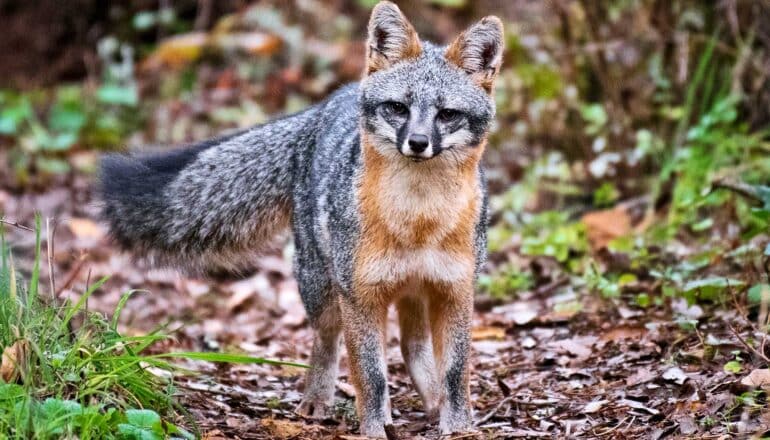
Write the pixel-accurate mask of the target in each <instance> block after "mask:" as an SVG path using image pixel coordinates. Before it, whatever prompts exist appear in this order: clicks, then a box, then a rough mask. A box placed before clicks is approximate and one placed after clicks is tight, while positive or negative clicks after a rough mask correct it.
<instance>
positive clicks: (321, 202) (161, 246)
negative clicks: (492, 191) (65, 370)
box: [101, 9, 499, 434]
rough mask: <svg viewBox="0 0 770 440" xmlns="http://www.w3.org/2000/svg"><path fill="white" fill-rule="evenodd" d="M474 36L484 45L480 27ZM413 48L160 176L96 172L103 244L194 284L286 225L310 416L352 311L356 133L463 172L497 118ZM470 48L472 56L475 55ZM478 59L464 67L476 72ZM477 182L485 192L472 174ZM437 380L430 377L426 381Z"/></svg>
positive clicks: (119, 166) (234, 263)
mask: <svg viewBox="0 0 770 440" xmlns="http://www.w3.org/2000/svg"><path fill="white" fill-rule="evenodd" d="M388 11H389V10H388V9H386V12H388ZM396 11H397V9H396ZM390 12H392V11H390ZM388 13H389V12H388ZM399 14H400V13H399ZM381 19H382V20H381V21H380V22H377V23H378V26H385V27H387V26H391V27H392V26H397V25H398V20H396V19H395V18H394V17H392V16H391V15H388V14H386V15H384V16H383V17H381ZM391 34H392V33H391ZM471 35H474V36H478V37H480V38H481V39H482V40H484V39H488V38H489V35H488V33H487V32H486V28H483V27H482V29H480V30H479V31H478V33H477V32H473V33H471ZM474 41H477V40H476V39H472V40H471V43H472V42H474ZM383 44H384V46H383V47H381V48H378V50H382V51H384V52H386V53H387V51H388V50H389V45H390V44H391V43H390V42H388V41H387V40H384V43H383ZM394 44H395V43H394ZM421 46H422V53H421V55H420V56H419V57H418V58H416V59H410V60H404V61H400V62H396V63H395V64H394V65H392V66H390V67H389V68H387V69H384V70H379V71H376V72H373V73H372V74H371V75H369V76H367V77H366V78H365V79H364V80H363V81H362V82H361V83H360V84H351V85H348V86H346V87H343V88H342V89H340V90H339V91H337V92H335V93H334V94H333V95H331V96H330V97H329V98H328V99H327V100H326V101H324V102H322V103H320V104H317V105H315V106H313V107H311V108H310V109H308V110H306V111H304V112H301V113H298V114H295V115H291V116H288V117H285V118H283V119H279V120H276V121H272V122H269V123H267V124H264V125H261V126H257V127H254V128H252V129H250V130H247V131H245V132H243V133H241V134H238V135H236V136H233V137H230V138H227V139H224V140H221V141H216V140H215V141H209V142H207V143H204V144H201V145H197V146H193V147H188V149H187V150H182V151H180V152H176V153H169V154H168V155H167V156H164V157H162V158H161V160H160V162H161V163H162V165H158V164H157V162H158V160H157V158H155V159H153V158H148V157H147V156H139V157H125V156H119V157H115V156H113V157H108V158H107V159H105V162H104V164H103V169H102V175H101V181H102V195H103V199H104V204H105V209H104V215H105V218H106V219H107V221H108V222H109V225H110V230H111V232H112V234H113V235H114V236H115V237H116V238H117V240H118V242H120V243H121V244H122V245H123V246H124V247H125V248H127V249H129V250H132V251H134V252H136V253H138V254H140V255H144V256H146V257H149V258H150V259H152V260H153V261H154V262H156V263H157V264H164V265H174V266H178V267H182V268H186V269H188V270H191V271H193V272H205V271H206V270H208V269H209V268H211V267H214V268H218V269H221V268H224V269H228V270H241V269H244V268H246V267H248V266H249V263H250V262H251V261H253V258H252V257H253V256H255V255H258V254H259V252H260V251H263V250H264V249H265V248H266V247H268V246H269V245H270V243H271V242H273V241H274V239H275V238H276V237H279V236H281V235H282V233H283V232H284V231H285V230H286V229H287V228H288V227H289V226H290V227H291V231H292V233H293V236H294V242H295V249H296V251H295V261H294V263H295V266H294V271H295V276H296V278H297V281H298V283H299V289H300V294H301V296H302V300H303V303H304V305H305V308H306V311H307V314H308V317H309V320H310V322H311V324H312V325H313V326H314V327H315V328H316V329H318V330H319V333H318V336H317V338H316V342H315V344H316V347H315V348H314V352H313V357H312V360H311V361H312V363H313V364H314V367H313V369H311V371H310V373H309V374H308V383H307V384H306V394H307V395H306V401H305V402H304V403H303V405H305V410H307V411H308V412H309V413H317V412H318V411H317V410H316V408H320V406H321V405H328V404H329V403H330V399H331V397H332V394H333V377H334V376H336V364H337V357H338V354H337V344H338V342H337V341H338V338H339V333H340V328H339V327H338V326H336V325H332V324H330V322H329V319H331V318H330V316H331V317H333V319H332V320H335V319H337V318H336V317H338V314H339V311H338V309H337V308H338V307H343V308H348V310H355V307H357V304H356V301H355V297H354V295H353V292H352V289H353V280H352V276H353V273H354V270H353V269H354V268H353V256H354V250H355V248H356V243H358V241H359V238H360V217H359V204H358V200H357V196H356V188H357V185H358V182H359V179H360V178H361V172H362V168H363V166H362V156H361V145H360V139H361V134H360V131H361V130H363V131H365V132H366V133H367V136H369V138H371V139H373V140H374V142H375V148H377V149H378V151H380V152H381V153H382V154H383V155H386V156H387V157H389V158H391V159H392V160H402V161H403V166H404V167H420V166H429V164H430V163H431V162H430V161H428V162H427V163H424V164H423V163H415V162H413V161H411V160H410V158H409V157H404V156H403V155H404V151H403V150H402V149H401V145H400V144H401V143H402V142H403V138H404V136H406V135H407V134H408V133H410V132H413V131H414V130H418V129H419V130H423V131H430V132H431V136H432V142H433V143H434V144H435V148H436V150H435V151H434V152H433V153H432V154H433V155H434V156H435V155H446V156H445V158H449V160H452V158H455V159H457V160H458V161H459V158H460V157H462V155H463V154H466V153H467V151H468V149H473V148H480V147H479V144H480V143H481V141H482V140H483V138H484V136H485V134H486V132H487V130H488V128H489V124H490V123H491V121H492V119H493V117H494V105H493V101H492V99H491V98H490V96H489V95H488V93H487V92H486V91H485V90H483V89H482V88H481V87H479V86H478V84H477V83H474V81H473V78H472V75H469V74H468V72H466V71H465V70H464V69H462V68H460V67H459V66H455V65H454V64H451V63H449V62H447V60H446V59H445V57H444V52H445V50H446V49H445V48H442V47H437V46H434V45H432V44H430V43H426V42H423V43H422V45H421ZM469 47H470V49H469V50H473V51H476V48H477V47H481V46H478V45H473V44H472V45H471V46H469ZM474 53H475V52H474ZM484 53H487V54H488V53H489V52H484ZM482 55H483V54H482V53H481V52H479V53H478V54H475V55H473V57H474V58H473V59H471V60H470V61H469V62H471V63H478V61H477V59H479V57H480V56H482ZM494 57H495V60H499V56H498V55H497V54H495V55H494ZM474 65H476V64H474ZM388 102H398V103H403V105H405V106H407V108H408V109H409V111H410V114H419V116H415V117H411V118H393V117H390V116H392V115H389V114H386V112H387V111H386V110H384V107H383V106H386V105H387V104H386V103H388ZM443 109H451V110H453V111H457V112H459V113H458V114H457V115H455V116H456V118H451V120H444V119H446V118H444V119H441V118H440V117H439V116H438V115H439V114H440V112H441V111H442V110H443ZM431 160H432V159H431ZM478 179H479V182H480V186H481V188H485V181H484V174H483V170H482V169H481V168H479V170H478ZM484 192H486V191H484ZM486 200H487V199H486V195H484V197H483V202H482V206H481V212H480V213H479V222H478V224H477V225H476V229H475V230H476V234H475V235H476V240H475V247H476V271H477V272H478V269H479V267H480V265H481V263H482V262H483V260H484V258H485V256H486V221H487V201H486ZM456 313H459V315H458V318H457V322H455V324H454V326H453V329H451V331H452V335H451V338H453V339H452V340H451V341H450V342H451V344H450V345H451V347H452V348H451V349H452V350H453V352H454V354H455V355H456V356H455V357H454V358H453V361H452V364H451V365H447V368H448V369H447V374H446V377H445V378H443V379H441V380H442V381H443V382H444V383H443V386H444V387H446V389H447V390H448V391H447V399H448V404H449V406H447V407H446V408H448V409H442V429H445V430H446V429H448V430H452V429H454V428H464V427H467V426H468V425H469V423H470V412H469V406H468V405H467V402H465V401H464V397H463V396H462V393H463V390H462V387H463V384H462V383H461V382H462V371H463V370H464V369H465V368H466V367H467V363H468V351H469V344H470V340H469V335H470V333H469V332H470V314H469V311H467V310H462V311H456ZM358 324H359V325H355V326H353V325H350V326H349V327H346V331H348V330H349V329H352V328H358V329H362V331H363V332H364V333H365V334H361V335H359V336H360V338H361V340H362V341H363V342H362V343H363V345H364V348H366V350H365V351H364V356H363V358H362V359H361V362H362V364H363V365H364V370H365V371H366V376H367V377H365V378H364V379H365V380H364V382H365V385H364V389H363V391H362V393H363V395H362V396H360V398H361V399H363V400H364V405H365V407H366V408H368V409H367V413H366V414H365V419H364V420H362V431H363V432H365V433H377V434H381V433H382V423H385V422H389V421H390V410H389V403H388V400H387V382H386V378H385V369H384V364H383V362H384V361H383V357H382V350H383V348H382V346H381V343H380V341H379V339H378V337H379V336H378V334H377V331H378V330H377V329H374V328H371V324H370V323H365V322H362V323H358ZM367 326H368V327H367ZM367 329H368V330H367ZM369 332H370V333H369ZM414 342H415V344H422V345H414V346H413V347H411V348H410V347H409V346H406V347H405V353H406V355H407V356H409V357H415V356H423V354H421V353H420V351H425V350H427V348H426V346H425V345H424V344H425V342H424V341H422V340H419V341H414ZM410 349H411V350H412V351H410ZM414 350H417V351H414ZM434 380H439V378H435V379H430V382H432V381H434ZM421 393H427V391H425V390H421ZM319 411H320V410H319ZM444 411H449V412H450V413H451V414H447V415H444V414H443V412H444ZM445 417H448V418H449V419H448V420H446V421H445V420H444V418H445Z"/></svg>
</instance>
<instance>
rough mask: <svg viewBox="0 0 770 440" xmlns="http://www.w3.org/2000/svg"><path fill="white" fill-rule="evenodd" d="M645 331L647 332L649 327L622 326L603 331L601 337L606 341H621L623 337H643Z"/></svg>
mask: <svg viewBox="0 0 770 440" xmlns="http://www.w3.org/2000/svg"><path fill="white" fill-rule="evenodd" d="M645 333H647V329H645V328H642V327H629V326H621V327H615V328H613V329H610V330H608V331H606V332H604V333H602V335H601V336H600V339H601V340H602V341H605V342H610V341H620V340H623V339H641V338H642V336H644V334H645Z"/></svg>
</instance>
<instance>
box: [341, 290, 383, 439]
mask: <svg viewBox="0 0 770 440" xmlns="http://www.w3.org/2000/svg"><path fill="white" fill-rule="evenodd" d="M366 296H367V295H360V294H358V293H356V294H353V295H342V296H341V297H340V309H341V311H342V327H343V332H344V334H345V345H346V346H347V350H348V356H349V357H350V378H351V380H352V382H353V386H354V387H355V389H356V408H357V410H358V419H359V421H360V423H361V434H363V435H365V436H368V437H385V425H386V424H391V423H393V420H392V418H391V415H390V398H389V396H388V382H387V379H386V376H385V375H386V367H385V348H384V344H385V323H386V318H387V313H388V305H387V304H385V303H381V302H379V301H366V299H365V297H366ZM373 296H374V295H371V297H373Z"/></svg>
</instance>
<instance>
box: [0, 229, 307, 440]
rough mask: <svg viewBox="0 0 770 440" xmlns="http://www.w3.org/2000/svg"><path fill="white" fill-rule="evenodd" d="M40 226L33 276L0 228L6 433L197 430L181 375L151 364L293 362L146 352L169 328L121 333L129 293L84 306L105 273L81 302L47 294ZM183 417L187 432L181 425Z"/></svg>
mask: <svg viewBox="0 0 770 440" xmlns="http://www.w3.org/2000/svg"><path fill="white" fill-rule="evenodd" d="M36 229H37V231H38V232H37V233H36V234H37V236H36V248H35V249H36V255H35V260H34V261H35V263H34V266H33V268H32V270H31V274H30V276H29V280H28V281H26V282H24V281H23V280H22V277H21V276H20V274H19V272H18V271H17V270H16V269H15V267H14V265H13V259H12V255H11V253H10V251H9V249H8V246H7V244H6V243H5V240H4V238H3V234H2V230H0V256H1V258H0V323H2V324H1V325H0V350H4V352H5V353H6V356H3V360H2V368H1V369H0V373H2V375H0V438H3V439H4V438H12V439H28V438H40V439H48V438H62V437H66V438H75V437H77V438H80V439H111V438H121V439H142V440H151V439H161V438H194V437H195V435H194V434H193V433H191V432H190V431H195V426H194V422H193V421H191V420H185V416H184V415H185V410H184V409H183V408H182V407H181V406H179V404H177V403H176V402H175V400H174V391H175V390H174V386H173V381H172V379H169V378H170V377H173V374H153V373H152V372H153V371H154V372H156V373H157V372H158V371H161V372H163V371H165V372H167V373H180V372H181V370H180V369H179V368H177V367H175V366H174V365H173V364H171V363H170V362H169V361H170V358H188V359H193V360H203V361H210V362H227V363H271V364H287V363H283V362H278V361H270V360H267V359H262V358H256V357H251V356H243V355H238V354H226V353H197V352H185V353H161V354H147V353H146V352H147V349H148V347H150V346H151V345H153V344H154V343H156V342H157V341H159V340H162V339H165V338H167V336H166V335H164V334H162V333H161V332H160V331H156V332H152V333H150V334H148V335H145V336H132V337H128V336H123V335H121V334H120V332H118V330H117V322H118V319H119V316H120V312H121V310H122V309H123V307H124V306H125V304H126V301H127V300H128V298H129V296H130V293H127V294H126V295H124V296H123V298H122V300H121V301H120V302H119V304H118V306H117V308H116V310H115V312H114V315H113V317H112V319H108V318H106V317H105V316H103V315H101V314H99V313H94V312H90V311H88V310H87V309H86V308H85V305H86V301H87V299H88V297H89V296H90V295H91V294H93V292H94V291H96V290H97V289H98V288H99V287H100V286H101V285H102V284H103V283H104V281H106V279H102V280H99V281H97V282H96V283H94V284H93V285H92V286H90V287H89V288H88V290H87V291H86V292H84V293H83V295H82V296H81V297H80V299H79V300H78V301H77V302H74V303H72V302H64V303H63V304H61V302H60V301H54V300H52V299H51V298H50V297H47V296H44V295H43V294H42V293H41V289H40V288H39V285H40V282H41V280H40V258H41V255H40V232H39V231H40V220H39V219H38V220H37V228H36ZM288 364H289V365H293V366H300V367H304V365H301V364H293V363H288ZM3 377H4V378H3ZM180 420H181V421H184V424H185V425H188V427H190V428H189V431H188V430H185V429H183V428H181V427H180V426H178V425H177V424H178V423H179V421H180Z"/></svg>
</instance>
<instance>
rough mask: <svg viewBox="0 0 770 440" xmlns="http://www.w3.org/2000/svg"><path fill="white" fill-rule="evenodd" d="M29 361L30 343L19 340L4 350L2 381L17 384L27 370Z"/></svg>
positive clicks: (0, 377) (1, 365)
mask: <svg viewBox="0 0 770 440" xmlns="http://www.w3.org/2000/svg"><path fill="white" fill-rule="evenodd" d="M28 360H29V342H27V340H26V339H19V340H18V341H16V342H14V343H13V344H11V345H10V346H8V347H6V348H5V349H4V350H3V355H2V362H0V379H2V380H3V382H6V383H12V382H16V381H17V380H19V379H20V378H22V375H23V373H24V371H25V370H26V369H27V363H28Z"/></svg>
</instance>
